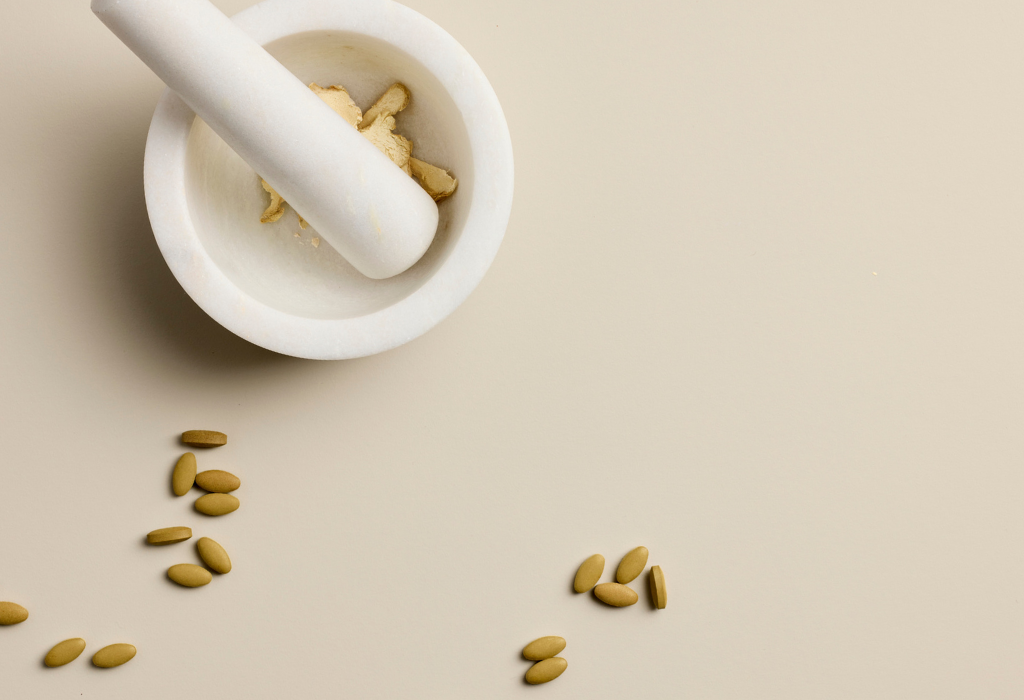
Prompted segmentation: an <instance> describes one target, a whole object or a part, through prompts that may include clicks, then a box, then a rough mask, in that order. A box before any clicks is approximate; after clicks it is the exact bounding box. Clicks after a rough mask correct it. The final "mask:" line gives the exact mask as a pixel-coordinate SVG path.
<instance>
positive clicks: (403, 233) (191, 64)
mask: <svg viewBox="0 0 1024 700" xmlns="http://www.w3.org/2000/svg"><path fill="white" fill-rule="evenodd" d="M92 11H93V12H94V13H96V16H97V17H99V18H100V19H101V20H102V21H103V23H104V24H106V25H107V26H108V27H109V28H110V29H111V30H112V31H113V32H114V33H115V34H116V35H117V36H118V37H119V38H120V39H121V40H122V41H123V42H124V43H125V44H127V46H128V48H130V49H131V50H132V51H134V52H135V54H136V55H137V56H138V57H139V58H141V59H142V60H143V61H144V62H145V63H146V65H147V66H149V67H150V68H151V69H152V70H153V72H154V73H156V74H157V75H158V76H159V77H160V78H161V79H162V80H163V81H164V82H165V83H166V84H167V85H168V87H170V88H171V89H172V90H174V91H175V92H176V93H178V95H180V96H181V98H182V99H183V100H184V101H185V102H186V103H187V104H188V106H189V107H191V108H192V110H193V111H195V113H196V114H198V115H199V116H200V117H202V118H203V120H204V121H206V123H207V124H209V125H210V127H211V128H212V129H213V130H214V131H215V132H217V134H218V135H219V136H220V137H221V138H222V139H224V141H225V142H227V144H228V145H229V146H231V148H232V149H233V150H234V151H235V152H236V153H237V154H238V155H239V156H241V157H242V159H243V160H245V161H246V162H247V163H248V164H249V165H251V166H252V167H253V168H254V169H255V170H256V172H258V173H259V174H260V175H261V176H262V177H263V178H264V179H266V181H267V182H269V183H270V185H271V186H272V187H273V188H274V189H276V190H277V191H278V192H279V193H280V194H281V196H282V197H284V198H285V200H287V201H288V203H289V204H291V205H292V206H294V207H295V210H296V211H298V212H299V213H300V214H301V215H302V217H303V218H304V219H306V220H307V221H308V222H309V223H310V224H312V225H313V226H314V227H315V228H316V230H317V231H318V232H319V233H320V235H321V236H322V237H323V238H324V239H325V240H327V241H328V242H329V243H330V244H331V245H332V246H334V248H335V249H336V250H337V251H338V252H339V253H341V254H342V255H343V256H345V258H346V259H347V260H348V261H349V262H350V263H352V265H353V266H354V267H355V268H356V269H357V270H359V271H360V272H362V273H363V274H364V275H366V276H367V277H371V278H373V279H384V278H387V277H392V276H394V275H397V274H399V273H401V272H403V271H405V270H407V269H408V268H409V267H411V266H412V265H413V264H414V263H415V262H416V261H417V260H419V259H420V257H421V256H422V255H423V254H424V253H425V252H426V250H427V248H428V247H429V246H430V243H431V241H432V240H433V239H434V233H435V232H436V230H437V218H438V215H437V205H436V204H434V201H433V200H432V199H431V198H430V196H429V195H428V194H427V193H426V192H424V191H423V189H422V188H421V187H420V186H419V185H418V184H417V183H416V182H415V181H414V180H413V179H412V178H411V177H409V176H408V175H406V174H405V173H404V172H402V170H400V169H399V168H398V166H396V165H395V164H394V163H392V162H391V161H390V160H389V159H388V157H387V156H385V155H384V154H383V153H381V152H380V151H379V150H377V148H376V147H374V146H373V145H372V144H371V143H370V142H369V141H367V140H366V139H365V138H363V137H362V136H360V135H359V132H358V131H356V129H354V128H352V126H350V125H349V124H348V123H347V122H345V120H344V119H342V118H341V117H340V116H338V115H337V114H335V112H334V111H333V110H332V109H331V108H330V107H328V106H327V105H326V104H324V103H323V102H322V101H321V100H320V98H319V97H317V96H316V95H315V94H314V93H313V92H311V91H310V90H309V89H308V88H307V87H306V86H305V85H303V84H302V82H301V81H299V79H298V78H296V77H295V76H294V75H293V74H292V73H291V72H290V71H289V70H288V69H287V68H285V67H284V66H282V65H281V64H280V63H278V62H277V60H275V59H274V58H273V57H272V56H271V55H270V54H269V53H267V52H266V51H265V50H264V49H263V47H261V46H260V45H259V44H257V43H256V42H255V41H253V40H252V39H251V38H250V37H249V36H248V35H247V34H246V33H245V32H243V31H242V30H241V29H240V28H239V27H238V26H236V25H235V24H234V23H233V22H232V21H231V20H230V19H228V18H227V17H226V16H225V15H224V14H223V13H221V12H220V10H218V9H217V8H216V7H214V6H213V5H212V4H210V2H209V0H92Z"/></svg>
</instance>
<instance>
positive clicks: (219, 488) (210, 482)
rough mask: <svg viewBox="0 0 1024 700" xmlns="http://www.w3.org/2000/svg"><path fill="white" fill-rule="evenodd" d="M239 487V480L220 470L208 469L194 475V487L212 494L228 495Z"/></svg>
mask: <svg viewBox="0 0 1024 700" xmlns="http://www.w3.org/2000/svg"><path fill="white" fill-rule="evenodd" d="M241 485H242V481H241V479H239V478H238V477H237V476H235V475H234V474H232V473H231V472H225V471H221V470H220V469H210V470H209V471H205V472H199V474H197V475H196V486H198V487H199V488H201V489H203V490H204V491H210V492H212V493H229V492H231V491H234V490H235V489H237V488H238V487H239V486H241Z"/></svg>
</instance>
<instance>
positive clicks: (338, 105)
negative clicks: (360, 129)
mask: <svg viewBox="0 0 1024 700" xmlns="http://www.w3.org/2000/svg"><path fill="white" fill-rule="evenodd" d="M309 89H310V90H312V91H313V92H315V93H316V95H317V97H319V98H320V99H321V100H323V101H324V102H326V103H327V106H328V107H330V108H331V109H333V110H334V111H335V112H337V113H338V115H340V116H341V118H342V119H344V120H345V121H347V122H348V123H349V124H351V125H352V126H359V122H361V121H363V112H362V110H360V109H359V107H358V106H357V105H356V103H355V102H353V101H352V98H351V97H349V94H348V90H346V89H345V88H343V87H342V86H340V85H331V86H330V87H320V86H319V85H317V84H316V83H310V84H309Z"/></svg>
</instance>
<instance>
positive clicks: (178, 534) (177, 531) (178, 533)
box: [146, 527, 192, 544]
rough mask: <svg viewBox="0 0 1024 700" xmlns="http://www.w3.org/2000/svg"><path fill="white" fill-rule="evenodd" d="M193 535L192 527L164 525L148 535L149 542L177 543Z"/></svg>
mask: <svg viewBox="0 0 1024 700" xmlns="http://www.w3.org/2000/svg"><path fill="white" fill-rule="evenodd" d="M190 537H192V528H190V527H163V528H160V529H159V530H153V532H151V533H149V534H148V535H146V542H148V543H149V544H176V543H178V542H184V541H185V540H187V539H189V538H190Z"/></svg>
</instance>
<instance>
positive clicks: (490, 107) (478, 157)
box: [145, 0, 513, 360]
mask: <svg viewBox="0 0 1024 700" xmlns="http://www.w3.org/2000/svg"><path fill="white" fill-rule="evenodd" d="M233 19H234V21H235V22H237V23H238V24H239V26H241V27H242V28H243V29H244V30H245V31H246V32H247V33H248V34H249V35H250V36H252V37H253V38H255V39H256V40H257V41H258V42H259V43H260V44H262V45H263V46H264V47H266V49H267V50H268V51H269V52H270V53H271V54H272V55H273V56H274V57H275V58H277V59H278V60H279V61H281V62H282V63H283V64H284V65H285V66H286V67H288V68H289V69H290V70H291V71H292V72H294V73H295V74H296V75H297V76H298V77H299V78H300V79H301V80H302V81H303V82H305V83H307V84H308V83H311V82H317V83H319V84H321V85H333V84H341V85H344V86H345V87H346V88H347V89H348V90H349V92H350V93H351V94H352V97H353V98H354V99H355V101H356V103H357V104H359V105H360V106H361V107H362V108H363V109H364V110H365V109H366V108H367V107H369V105H370V104H371V103H372V102H373V100H374V99H376V97H377V96H378V95H379V94H380V93H381V92H383V91H384V90H385V89H386V88H387V87H388V86H389V85H391V84H392V83H394V82H402V83H404V84H405V85H406V86H407V87H408V88H409V90H410V92H411V93H412V103H411V105H410V106H409V107H408V108H407V109H406V110H405V111H403V112H401V113H399V115H398V116H397V118H396V120H397V122H398V126H397V128H396V130H395V131H396V132H397V133H400V134H402V135H403V136H406V137H408V138H410V139H411V140H412V141H413V143H414V150H413V155H414V156H415V157H417V158H420V159H421V160H425V161H427V162H430V163H433V164H435V165H439V166H442V167H445V168H447V169H449V170H450V171H451V172H452V174H453V175H454V176H455V177H457V178H458V180H459V188H458V190H457V191H456V193H455V194H454V195H453V196H452V197H450V198H448V199H445V200H442V201H441V202H440V203H439V210H440V223H439V226H438V232H437V236H436V238H435V240H434V243H433V245H432V246H431V247H430V249H429V250H428V251H427V253H426V255H424V257H423V258H422V259H421V260H420V261H419V262H418V263H416V265H414V266H413V267H412V268H411V269H409V270H408V271H406V272H404V273H402V274H401V275H398V276H396V277H392V278H390V279H385V280H373V279H369V278H368V277H364V276H363V275H362V274H360V273H359V272H358V271H356V270H355V269H354V268H353V267H352V266H351V265H349V264H348V262H347V261H345V259H344V258H342V257H341V256H340V255H339V254H338V253H337V252H336V251H335V250H333V249H332V248H331V247H330V246H329V245H328V244H327V243H326V242H321V243H320V245H319V247H314V245H313V242H314V241H313V239H314V238H317V237H318V236H317V233H316V231H315V230H314V229H312V228H309V229H306V230H301V229H300V227H299V223H298V218H297V216H296V214H295V212H294V211H292V210H291V209H290V207H289V209H288V211H287V212H286V214H285V216H284V217H282V219H281V220H280V221H278V222H275V223H272V224H261V223H260V222H259V217H260V214H261V213H262V211H263V209H264V208H265V206H266V204H267V199H266V194H265V193H264V192H263V190H262V188H261V187H260V183H259V178H258V177H257V175H256V173H255V172H253V170H252V168H250V167H249V166H248V165H247V164H246V163H245V162H244V161H242V160H241V158H239V157H238V156H237V155H236V154H235V153H234V152H233V151H232V150H231V149H230V148H228V146H227V145H226V144H225V143H224V142H223V141H222V140H221V139H220V138H219V137H218V136H217V135H216V134H214V133H213V131H212V130H211V129H210V128H209V127H208V126H207V125H206V124H205V123H203V122H202V121H201V120H199V119H197V118H196V116H195V114H194V113H193V112H192V111H191V110H190V109H189V108H188V107H187V106H186V105H185V104H184V103H183V102H182V101H181V99H180V98H179V97H178V96H177V95H175V94H174V93H173V92H171V91H169V90H168V91H167V92H166V93H165V94H164V96H163V98H162V99H161V100H160V104H159V105H158V107H157V110H156V113H155V114H154V116H153V122H152V125H151V126H150V131H149V139H148V141H147V144H146V164H145V181H146V203H147V205H148V208H149V217H150V221H151V222H152V225H153V232H154V234H155V236H156V240H157V244H158V245H159V247H160V251H161V252H162V253H163V256H164V258H165V260H166V261H167V264H168V266H169V267H170V268H171V271H172V273H173V274H174V276H175V277H176V278H177V280H178V282H179V283H180V284H181V286H182V287H183V288H184V289H185V291H186V292H187V293H188V294H189V296H191V297H192V298H193V299H194V300H195V301H196V303H197V304H199V306H200V307H202V308H203V310H204V311H206V313H208V314H209V315H210V316H211V317H212V318H213V319H215V320H216V321H217V322H218V323H220V324H221V325H223V326H224V327H225V328H227V329H228V330H230V331H232V332H233V333H235V334H237V335H239V336H241V337H242V338H245V339H246V340H248V341H250V342H253V343H255V344H257V345H261V346H263V347H265V348H268V349H270V350H273V351H275V352H280V353H284V354H287V355H294V356H296V357H304V358H311V359H321V360H329V359H346V358H353V357H362V356H366V355H372V354H375V353H378V352H383V351H384V350H388V349H390V348H393V347H396V346H398V345H401V344H403V343H406V342H408V341H410V340H412V339H413V338H416V337H418V336H420V335H422V334H423V333H425V332H426V331H428V330H430V329H431V328H432V327H434V326H435V325H436V324H437V323H439V322H440V321H441V320H442V319H444V318H445V317H446V316H447V315H448V314H450V313H451V312H452V311H453V310H454V309H455V308H456V307H457V306H458V305H459V304H461V303H462V302H463V301H464V300H465V299H466V297H467V296H469V293H470V292H471V291H473V289H474V288H475V287H476V285H477V284H479V282H480V280H481V279H482V278H483V276H484V274H485V273H486V271H487V268H488V267H489V266H490V264H491V261H492V260H493V259H494V256H495V255H496V254H497V251H498V247H499V246H500V245H501V240H502V237H503V236H504V233H505V228H506V226H507V224H508V218H509V214H510V211H511V207H512V190H513V164H512V144H511V140H510V138H509V133H508V126H507V124H506V123H505V118H504V115H503V114H502V111H501V106H500V105H499V103H498V99H497V97H496V96H495V94H494V91H493V89H492V88H491V86H490V84H489V83H488V82H487V79H486V77H485V76H484V74H483V72H482V71H481V70H480V67H479V66H477V64H476V63H475V62H474V61H473V59H472V57H471V56H470V55H469V54H468V53H467V52H466V50H465V49H463V48H462V46H460V45H459V43H458V42H456V41H455V39H453V38H452V37H451V36H450V35H449V34H447V33H446V32H445V31H444V30H443V29H441V28H440V27H438V26H437V25H436V24H434V23H433V22H431V21H430V20H428V19H427V18H425V17H423V16H422V15H420V14H419V13H417V12H415V11H413V10H411V9H409V8H407V7H404V6H402V5H399V4H397V3H395V2H391V1H390V0H265V1H264V2H262V3H260V4H259V5H255V6H253V7H251V8H249V9H247V10H245V11H243V12H241V13H239V14H238V15H236V16H235V17H234V18H233ZM296 233H299V234H300V236H298V237H296V236H295V234H296Z"/></svg>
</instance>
